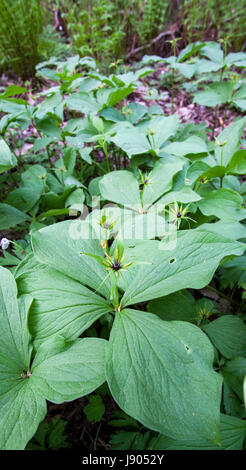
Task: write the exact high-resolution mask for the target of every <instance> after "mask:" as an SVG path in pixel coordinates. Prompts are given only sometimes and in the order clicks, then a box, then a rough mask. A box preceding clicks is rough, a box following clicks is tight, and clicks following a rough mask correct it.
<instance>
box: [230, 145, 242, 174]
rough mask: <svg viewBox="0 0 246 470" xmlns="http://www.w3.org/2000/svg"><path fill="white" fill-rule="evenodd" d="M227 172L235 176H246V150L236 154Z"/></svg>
mask: <svg viewBox="0 0 246 470" xmlns="http://www.w3.org/2000/svg"><path fill="white" fill-rule="evenodd" d="M227 170H228V173H232V174H234V175H245V174H246V150H244V149H242V150H238V151H237V152H236V153H234V155H233V157H232V159H231V161H230V163H229V165H228V168H227Z"/></svg>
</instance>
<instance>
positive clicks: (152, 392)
mask: <svg viewBox="0 0 246 470" xmlns="http://www.w3.org/2000/svg"><path fill="white" fill-rule="evenodd" d="M213 356H214V352H213V347H212V345H211V343H210V342H209V340H208V339H207V338H206V336H205V335H204V333H202V331H201V330H200V329H199V328H198V327H196V326H194V325H191V324H190V323H188V322H179V321H174V322H165V321H163V320H160V319H159V318H158V317H156V316H155V315H154V314H150V313H146V312H143V311H137V310H131V309H125V310H123V311H122V312H120V313H117V314H116V318H115V322H114V325H113V329H112V331H111V335H110V340H109V347H108V350H107V356H106V357H107V359H106V361H107V362H106V376H107V381H108V384H109V387H110V390H111V393H112V395H113V397H114V399H115V400H116V402H117V403H118V405H119V406H120V407H121V408H122V409H123V410H124V411H125V412H126V413H127V414H129V415H130V416H132V417H134V418H135V419H137V420H139V421H140V422H141V423H143V424H144V425H145V426H147V427H148V428H150V429H153V430H155V431H159V432H161V433H163V434H166V435H168V436H170V437H172V438H174V439H187V440H192V439H193V440H194V439H198V438H202V439H204V440H207V441H210V442H217V443H219V441H220V436H219V413H220V388H221V377H220V376H219V375H218V374H216V373H215V372H214V371H213V367H212V365H213Z"/></svg>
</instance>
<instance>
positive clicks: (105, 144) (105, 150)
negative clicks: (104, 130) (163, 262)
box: [103, 141, 110, 172]
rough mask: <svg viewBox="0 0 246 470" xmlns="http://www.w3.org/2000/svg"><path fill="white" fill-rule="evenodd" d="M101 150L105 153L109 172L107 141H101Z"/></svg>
mask: <svg viewBox="0 0 246 470" xmlns="http://www.w3.org/2000/svg"><path fill="white" fill-rule="evenodd" d="M103 150H104V153H105V155H106V161H107V170H108V172H110V164H109V156H108V146H107V142H106V141H104V142H103Z"/></svg>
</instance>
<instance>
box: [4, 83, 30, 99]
mask: <svg viewBox="0 0 246 470" xmlns="http://www.w3.org/2000/svg"><path fill="white" fill-rule="evenodd" d="M27 91H28V90H27V89H26V88H24V87H22V86H17V85H10V86H8V87H7V88H6V90H5V91H4V93H2V94H1V95H0V99H4V98H9V97H10V96H15V95H22V93H26V92H27Z"/></svg>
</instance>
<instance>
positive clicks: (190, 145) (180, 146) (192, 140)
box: [164, 135, 208, 157]
mask: <svg viewBox="0 0 246 470" xmlns="http://www.w3.org/2000/svg"><path fill="white" fill-rule="evenodd" d="M164 151H165V152H167V153H171V154H172V155H178V156H180V157H182V156H183V155H188V154H196V153H207V152H208V149H207V146H206V143H205V142H204V140H202V139H201V138H200V137H198V136H196V135H193V136H190V137H188V139H186V140H183V141H181V142H178V141H177V142H172V143H171V144H168V145H167V146H166V147H164Z"/></svg>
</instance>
